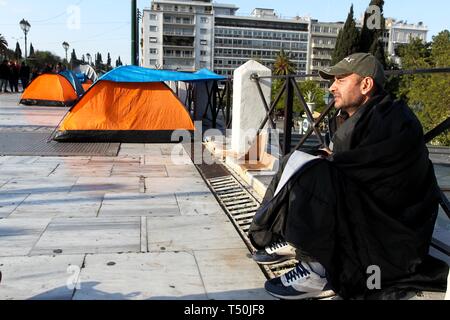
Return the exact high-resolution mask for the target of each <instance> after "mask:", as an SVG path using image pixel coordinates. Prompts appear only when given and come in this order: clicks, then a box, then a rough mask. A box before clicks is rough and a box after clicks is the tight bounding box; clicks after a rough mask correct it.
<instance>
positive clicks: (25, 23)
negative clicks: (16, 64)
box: [19, 19, 31, 62]
mask: <svg viewBox="0 0 450 320" xmlns="http://www.w3.org/2000/svg"><path fill="white" fill-rule="evenodd" d="M19 24H20V28H21V29H22V31H23V33H24V34H25V62H27V56H28V53H27V34H28V32H29V31H30V29H31V24H30V23H29V22H28V21H27V20H25V19H22V21H20V23H19Z"/></svg>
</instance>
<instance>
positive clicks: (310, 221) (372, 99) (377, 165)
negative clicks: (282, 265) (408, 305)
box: [249, 53, 448, 299]
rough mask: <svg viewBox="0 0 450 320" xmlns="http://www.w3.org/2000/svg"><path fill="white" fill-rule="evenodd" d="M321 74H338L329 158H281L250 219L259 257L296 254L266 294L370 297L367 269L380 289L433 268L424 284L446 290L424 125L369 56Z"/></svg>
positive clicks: (268, 259)
mask: <svg viewBox="0 0 450 320" xmlns="http://www.w3.org/2000/svg"><path fill="white" fill-rule="evenodd" d="M320 75H321V76H322V77H323V78H325V79H330V80H331V79H334V83H333V85H332V86H331V88H330V91H331V93H332V94H333V95H334V99H335V107H336V108H337V109H338V112H339V118H340V119H341V120H342V121H341V122H342V124H341V125H340V126H339V128H338V129H337V130H336V132H335V133H334V135H333V138H332V143H331V144H330V149H327V150H326V151H327V156H326V157H324V156H322V157H312V156H310V155H307V154H304V153H302V152H299V151H294V152H293V153H291V154H290V155H288V156H287V157H285V158H284V159H282V161H281V166H280V170H279V172H278V173H277V175H276V176H275V178H274V179H273V181H272V183H271V184H270V186H269V188H268V190H267V193H266V195H265V198H264V201H263V203H262V205H261V207H260V209H259V210H258V212H257V213H256V215H255V217H254V219H253V222H252V225H251V227H250V231H249V237H250V240H251V242H252V244H253V245H254V246H255V248H257V249H259V250H258V251H257V252H256V253H255V254H254V259H255V260H256V261H257V262H258V263H261V264H271V263H277V262H281V261H284V260H287V259H292V258H297V260H298V263H297V264H296V266H295V267H294V268H293V269H292V270H291V271H289V272H287V273H286V274H284V275H282V276H280V277H277V278H275V279H271V280H268V281H267V282H266V284H265V288H266V290H267V291H268V292H269V293H270V294H272V295H274V296H276V297H279V298H283V299H303V298H318V297H325V296H328V295H330V294H333V293H334V292H335V293H337V294H339V295H340V296H341V297H343V298H353V297H356V296H360V295H363V296H366V297H368V296H370V295H371V294H372V293H373V291H371V289H373V288H371V287H370V286H368V280H369V277H370V276H372V275H373V273H370V271H369V270H379V273H378V274H377V275H376V276H379V279H380V282H381V288H382V289H384V288H390V287H393V286H396V285H397V286H399V284H402V285H403V287H404V288H407V287H411V286H412V287H417V286H415V284H417V280H418V279H423V276H424V272H425V271H427V270H428V269H427V266H430V265H433V266H434V267H437V268H440V269H439V272H438V276H436V274H435V278H434V280H435V281H434V282H433V281H431V282H428V283H427V282H425V285H428V286H429V287H430V288H434V289H436V290H444V291H445V286H446V278H447V273H448V266H447V265H446V264H440V263H439V261H438V262H437V261H436V260H433V258H431V257H429V256H428V249H429V245H430V242H431V237H432V232H433V228H434V224H435V221H436V217H437V212H438V199H439V193H438V191H439V188H438V186H437V182H436V177H435V174H434V169H433V165H432V163H431V162H430V160H429V156H428V151H427V149H426V146H425V143H424V139H423V129H422V126H421V124H420V122H419V121H418V119H417V118H416V116H415V115H414V114H413V113H412V112H411V110H410V109H409V108H408V106H407V105H406V104H405V103H404V102H402V101H393V100H392V99H391V97H390V96H389V95H388V94H387V93H386V92H385V91H384V90H383V87H384V82H385V74H384V70H383V66H382V65H381V64H380V62H379V61H378V60H377V59H376V58H375V57H374V56H372V55H371V54H366V53H356V54H353V55H350V56H349V57H347V58H345V59H343V60H342V61H340V62H339V63H338V64H336V65H335V66H333V67H331V68H327V69H325V70H322V71H321V72H320ZM434 270H435V271H436V268H435V269H434ZM435 273H436V272H435ZM421 277H422V278H421ZM423 283H424V282H423V281H422V284H423ZM376 287H377V286H376ZM424 289H426V288H424Z"/></svg>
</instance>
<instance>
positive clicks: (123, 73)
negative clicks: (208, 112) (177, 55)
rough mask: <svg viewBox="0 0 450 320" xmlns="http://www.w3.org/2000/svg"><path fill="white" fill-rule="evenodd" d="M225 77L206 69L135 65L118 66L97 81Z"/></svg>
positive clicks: (198, 79)
mask: <svg viewBox="0 0 450 320" xmlns="http://www.w3.org/2000/svg"><path fill="white" fill-rule="evenodd" d="M225 79H226V78H225V77H222V76H219V75H218V74H216V73H214V72H212V71H210V70H208V69H202V70H200V71H197V72H195V73H188V72H179V71H167V70H155V69H148V68H143V67H137V66H121V67H118V68H116V69H114V70H112V71H110V72H108V73H106V74H105V75H103V76H102V77H100V78H99V81H114V82H164V81H185V82H197V81H215V80H225Z"/></svg>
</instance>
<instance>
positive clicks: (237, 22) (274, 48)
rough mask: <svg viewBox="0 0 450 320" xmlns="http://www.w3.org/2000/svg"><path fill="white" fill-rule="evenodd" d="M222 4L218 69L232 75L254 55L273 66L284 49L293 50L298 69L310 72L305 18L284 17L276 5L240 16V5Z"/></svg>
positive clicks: (218, 22) (216, 48)
mask: <svg viewBox="0 0 450 320" xmlns="http://www.w3.org/2000/svg"><path fill="white" fill-rule="evenodd" d="M225 7H226V6H225V5H222V7H221V10H220V14H219V11H217V12H216V14H215V19H214V20H215V26H214V64H213V68H214V71H215V72H216V73H218V74H221V75H232V73H233V71H234V69H236V68H238V67H239V66H241V65H242V64H244V63H245V62H247V61H248V60H250V59H253V60H257V61H258V62H260V63H262V64H263V65H265V66H267V67H268V68H272V67H273V64H274V63H275V60H276V56H277V54H278V53H279V52H280V50H281V49H283V50H284V51H285V52H286V53H288V54H289V57H290V60H291V61H292V62H293V63H294V65H295V67H296V71H297V73H307V72H308V67H309V63H310V61H309V57H310V54H309V50H310V47H309V39H310V37H309V30H310V25H311V22H310V20H309V19H305V18H295V19H289V20H288V19H281V18H279V17H278V16H277V15H276V14H275V12H274V10H273V9H263V8H256V9H255V10H253V12H252V14H251V16H246V17H243V16H236V15H235V12H236V10H237V8H235V7H234V8H231V7H230V8H228V10H226V12H225V10H224V9H225Z"/></svg>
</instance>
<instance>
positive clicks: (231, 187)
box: [206, 175, 296, 279]
mask: <svg viewBox="0 0 450 320" xmlns="http://www.w3.org/2000/svg"><path fill="white" fill-rule="evenodd" d="M206 182H207V183H208V185H209V186H210V188H211V189H212V190H213V191H214V194H215V195H216V197H217V199H218V200H219V202H220V204H221V206H222V207H223V208H224V209H225V212H226V213H227V215H228V216H229V217H230V219H231V221H232V222H233V223H234V225H235V226H236V228H237V230H238V231H239V233H240V234H241V237H242V238H243V239H244V241H245V243H246V244H247V246H248V247H249V248H250V249H251V250H252V252H254V251H255V250H256V249H255V248H254V247H253V246H252V244H251V243H250V240H249V238H248V230H249V228H250V224H251V222H252V220H253V216H254V215H255V213H256V211H257V210H258V208H259V206H260V202H259V201H258V199H256V198H255V197H254V196H253V195H252V194H251V193H250V192H249V191H247V189H246V188H245V186H243V185H242V184H241V183H240V182H239V181H238V180H237V179H236V178H234V177H233V176H232V175H229V176H224V177H218V178H212V179H207V180H206ZM295 263H296V261H295V260H289V261H285V262H283V263H279V264H273V265H268V266H261V267H262V268H263V269H264V271H265V273H266V274H267V276H268V277H269V278H271V279H272V278H275V277H278V276H279V275H281V274H284V273H286V272H287V271H289V270H291V269H292V268H294V266H295Z"/></svg>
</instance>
